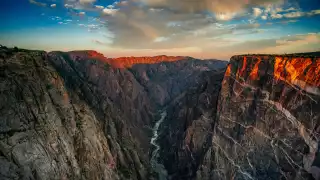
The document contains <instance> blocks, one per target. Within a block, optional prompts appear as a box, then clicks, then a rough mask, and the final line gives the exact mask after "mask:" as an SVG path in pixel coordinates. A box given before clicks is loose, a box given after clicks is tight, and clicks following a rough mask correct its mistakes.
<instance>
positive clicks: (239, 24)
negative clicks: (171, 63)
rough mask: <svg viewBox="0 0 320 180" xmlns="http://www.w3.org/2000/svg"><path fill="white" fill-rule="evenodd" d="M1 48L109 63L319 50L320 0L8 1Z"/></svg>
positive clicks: (2, 9) (3, 5)
mask: <svg viewBox="0 0 320 180" xmlns="http://www.w3.org/2000/svg"><path fill="white" fill-rule="evenodd" d="M0 18H1V20H2V22H1V25H0V44H2V45H5V46H9V47H13V46H17V47H19V48H26V49H37V50H45V51H54V50H60V51H71V50H96V51H99V52H101V53H103V54H104V55H105V56H106V57H120V56H121V57H123V56H154V55H162V54H165V55H173V56H177V55H179V56H193V57H196V58H201V59H208V58H215V59H223V60H227V59H229V58H230V57H231V56H232V55H236V54H248V53H272V54H275V53H276V54H279V53H294V52H311V51H320V1H319V0H125V1H124V0H122V1H121V0H119V1H113V0H1V1H0Z"/></svg>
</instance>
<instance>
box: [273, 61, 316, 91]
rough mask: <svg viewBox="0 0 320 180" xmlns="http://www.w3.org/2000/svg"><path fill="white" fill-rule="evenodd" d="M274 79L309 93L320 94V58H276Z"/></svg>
mask: <svg viewBox="0 0 320 180" xmlns="http://www.w3.org/2000/svg"><path fill="white" fill-rule="evenodd" d="M274 77H275V78H276V79H278V80H282V81H285V82H287V83H289V84H292V85H295V86H298V87H300V88H301V89H303V90H305V91H307V92H309V93H312V94H320V92H319V86H320V58H318V59H311V58H288V57H276V58H275V64H274Z"/></svg>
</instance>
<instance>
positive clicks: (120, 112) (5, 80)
mask: <svg viewBox="0 0 320 180" xmlns="http://www.w3.org/2000/svg"><path fill="white" fill-rule="evenodd" d="M319 100H320V58H319V57H314V56H308V55H307V54H299V55H287V56H276V55H274V56H273V55H246V56H234V57H232V58H231V61H230V63H229V64H228V66H227V63H226V62H223V61H217V60H213V61H209V60H208V61H201V60H197V59H193V58H190V57H167V56H157V57H143V58H140V59H139V58H120V59H110V58H106V57H104V56H103V55H101V54H99V53H97V52H95V51H74V52H51V53H46V52H43V51H28V50H21V49H17V48H13V49H11V48H6V47H1V48H0V114H1V115H0V167H1V168H0V179H106V180H111V179H112V180H113V179H132V180H147V179H157V177H159V178H162V179H171V180H180V179H181V180H182V179H183V180H187V179H190V180H191V179H199V180H211V179H221V180H223V179H258V180H260V179H261V180H262V179H263V180H264V179H270V180H271V179H308V178H309V177H308V176H309V175H308V172H309V170H310V169H309V168H310V166H309V164H310V163H311V161H312V159H311V158H310V156H309V155H312V153H313V152H314V151H315V149H316V146H317V142H318V141H319V139H320V135H319V133H320V106H319ZM159 111H160V112H162V114H160V113H159ZM150 160H151V161H152V162H150ZM151 165H152V166H151ZM154 168H158V169H154ZM156 173H158V174H156Z"/></svg>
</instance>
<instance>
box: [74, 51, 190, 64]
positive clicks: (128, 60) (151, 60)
mask: <svg viewBox="0 0 320 180" xmlns="http://www.w3.org/2000/svg"><path fill="white" fill-rule="evenodd" d="M72 54H73V56H86V57H87V58H90V59H95V60H99V61H102V62H106V63H108V64H110V65H111V66H112V67H113V68H130V67H132V66H133V65H135V64H155V63H160V62H172V61H179V60H183V59H186V57H184V56H164V55H163V56H154V57H120V58H107V57H104V56H103V55H102V54H100V53H98V52H96V51H78V52H77V51H74V52H73V53H72Z"/></svg>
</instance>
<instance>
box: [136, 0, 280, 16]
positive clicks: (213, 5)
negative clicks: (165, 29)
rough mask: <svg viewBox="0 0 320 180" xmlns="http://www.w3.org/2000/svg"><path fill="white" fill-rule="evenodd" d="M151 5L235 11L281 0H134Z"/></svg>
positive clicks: (226, 11)
mask: <svg viewBox="0 0 320 180" xmlns="http://www.w3.org/2000/svg"><path fill="white" fill-rule="evenodd" d="M135 1H136V2H140V3H144V4H146V5H148V6H151V7H162V8H170V9H173V10H176V11H182V12H190V13H198V12H204V11H209V12H213V13H236V12H240V11H242V10H243V9H245V8H247V7H250V6H267V5H270V4H276V3H283V0H250V1H248V0H223V1H221V0H188V1H181V0H135Z"/></svg>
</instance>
